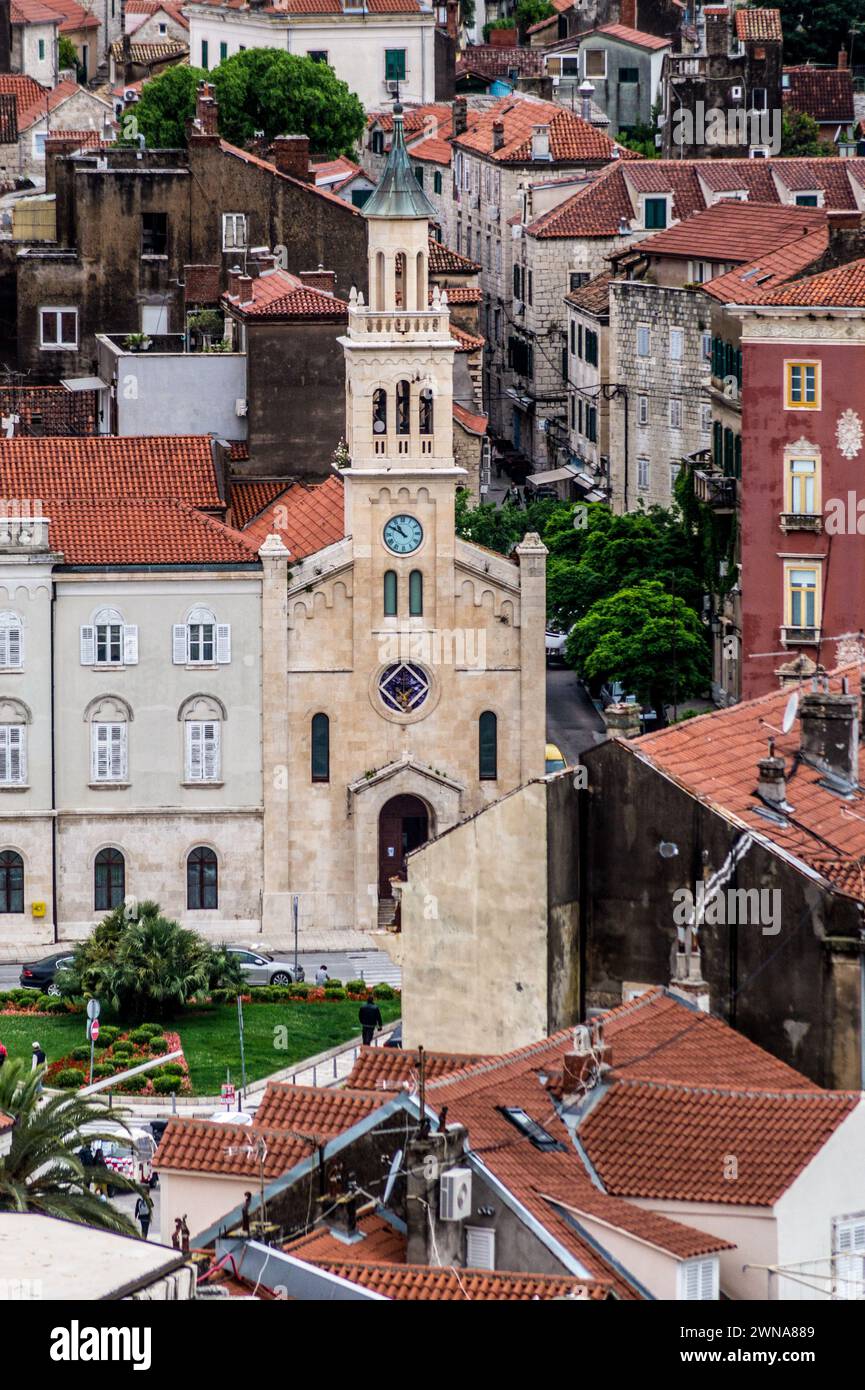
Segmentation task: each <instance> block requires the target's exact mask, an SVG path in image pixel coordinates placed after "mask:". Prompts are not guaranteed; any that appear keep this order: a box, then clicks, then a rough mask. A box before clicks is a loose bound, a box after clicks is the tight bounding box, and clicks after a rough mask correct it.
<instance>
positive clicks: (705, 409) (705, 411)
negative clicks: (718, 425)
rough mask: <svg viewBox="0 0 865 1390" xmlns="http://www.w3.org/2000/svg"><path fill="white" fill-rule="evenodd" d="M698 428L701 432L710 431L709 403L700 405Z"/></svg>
mask: <svg viewBox="0 0 865 1390" xmlns="http://www.w3.org/2000/svg"><path fill="white" fill-rule="evenodd" d="M700 429H701V431H702V432H703V434H711V432H712V407H711V406H710V405H701V406H700Z"/></svg>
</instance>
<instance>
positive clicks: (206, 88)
mask: <svg viewBox="0 0 865 1390" xmlns="http://www.w3.org/2000/svg"><path fill="white" fill-rule="evenodd" d="M218 116H219V108H218V106H217V105H216V97H215V96H214V87H213V83H212V82H199V84H198V91H197V92H196V94H195V119H196V122H197V124H198V130H199V132H200V133H201V134H202V135H217V134H218V129H217V120H218Z"/></svg>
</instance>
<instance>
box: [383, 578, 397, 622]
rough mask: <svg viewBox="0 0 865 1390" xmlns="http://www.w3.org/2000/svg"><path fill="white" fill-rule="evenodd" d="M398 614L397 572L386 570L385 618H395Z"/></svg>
mask: <svg viewBox="0 0 865 1390" xmlns="http://www.w3.org/2000/svg"><path fill="white" fill-rule="evenodd" d="M396 613H397V579H396V570H385V572H384V616H385V617H386V618H395V617H396Z"/></svg>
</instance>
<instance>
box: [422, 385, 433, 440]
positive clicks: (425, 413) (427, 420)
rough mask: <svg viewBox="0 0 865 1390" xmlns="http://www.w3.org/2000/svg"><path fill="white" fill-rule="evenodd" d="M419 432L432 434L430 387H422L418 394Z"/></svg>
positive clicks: (431, 397)
mask: <svg viewBox="0 0 865 1390" xmlns="http://www.w3.org/2000/svg"><path fill="white" fill-rule="evenodd" d="M420 432H421V434H432V432H433V393H432V387H431V386H424V387H423V388H422V390H421V393H420Z"/></svg>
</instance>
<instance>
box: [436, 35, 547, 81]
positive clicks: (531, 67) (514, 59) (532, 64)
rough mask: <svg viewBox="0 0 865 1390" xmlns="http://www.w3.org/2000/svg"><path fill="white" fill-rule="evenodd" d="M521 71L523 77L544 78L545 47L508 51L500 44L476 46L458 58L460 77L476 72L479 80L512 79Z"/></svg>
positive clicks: (458, 74) (520, 74)
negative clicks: (512, 75) (513, 74)
mask: <svg viewBox="0 0 865 1390" xmlns="http://www.w3.org/2000/svg"><path fill="white" fill-rule="evenodd" d="M514 70H516V71H517V73H518V74H519V76H520V77H543V75H544V72H545V70H546V66H545V62H544V51H543V49H541V48H519V47H517V48H506V47H504V46H502V47H500V46H499V45H498V44H487V43H478V44H472V45H471V46H470V47H469V48H465V49H463V52H462V53H461V54H460V56H459V57H458V58H457V63H456V75H457V78H460V77H463V76H465V75H466V74H467V73H473V74H474V75H475V76H477V77H481V78H489V79H492V78H494V77H509V76H510V74H511V72H513V71H514Z"/></svg>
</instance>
